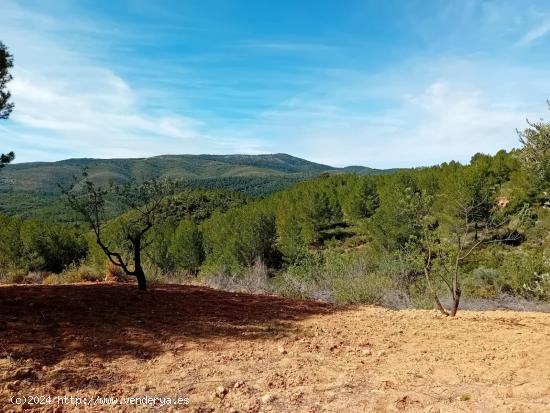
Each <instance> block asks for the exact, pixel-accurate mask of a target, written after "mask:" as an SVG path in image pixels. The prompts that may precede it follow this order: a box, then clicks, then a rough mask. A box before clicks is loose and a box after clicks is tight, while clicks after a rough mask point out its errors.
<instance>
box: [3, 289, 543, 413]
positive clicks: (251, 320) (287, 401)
mask: <svg viewBox="0 0 550 413" xmlns="http://www.w3.org/2000/svg"><path fill="white" fill-rule="evenodd" d="M549 343H550V315H548V314H538V313H517V312H504V311H496V312H462V313H460V314H459V316H458V317H457V318H456V319H450V318H444V317H441V316H439V315H438V314H437V313H435V312H432V311H412V310H405V311H391V310H387V309H382V308H376V307H354V308H335V307H331V306H328V305H325V304H321V303H317V302H308V301H294V300H286V299H282V298H278V297H271V296H255V295H247V294H234V293H227V292H222V291H216V290H212V289H208V288H200V287H190V286H158V287H154V288H153V289H152V290H151V291H150V292H147V293H139V292H138V291H136V290H135V287H134V286H131V285H117V284H94V285H91V284H90V285H73V286H7V287H0V406H4V407H3V410H2V411H11V410H13V411H19V410H21V409H22V408H25V409H27V411H41V412H42V411H52V412H54V411H55V412H58V411H59V412H62V411H102V412H103V411H129V412H130V411H131V412H134V411H151V410H153V409H152V407H151V403H152V401H151V399H149V400H148V399H145V397H146V396H148V397H150V398H154V397H156V398H157V400H156V401H155V403H156V404H155V409H154V411H174V412H176V411H186V412H268V411H269V412H363V411H365V412H369V411H373V412H378V411H380V412H386V411H411V412H413V411H414V412H416V411H422V412H424V411H426V412H428V411H445V412H454V411H456V412H458V411H484V412H491V411H495V412H497V411H498V412H503V411H504V412H506V411H510V412H522V411H525V412H533V411H535V412H536V411H540V412H543V411H549V408H548V406H549V405H550V351H549V348H550V347H549ZM31 395H32V396H50V397H52V398H53V397H55V396H66V397H71V396H72V397H73V401H72V402H71V400H70V399H65V401H64V402H62V403H60V400H59V399H42V400H38V399H37V400H30V402H29V400H27V403H26V404H25V405H24V406H22V405H15V404H12V403H11V401H17V400H14V399H12V397H22V396H31ZM77 397H78V398H80V404H79V405H78V406H77V405H76V404H75V403H76V398H77ZM105 397H107V398H108V397H112V398H113V399H112V400H105V399H103V398H105ZM131 397H135V398H138V399H135V400H134V401H133V404H129V403H132V401H131V400H130V399H129V398H131ZM178 397H180V398H181V400H180V401H179V402H180V403H181V404H179V405H174V403H175V402H176V399H177V398H178ZM115 398H117V399H116V400H115ZM10 399H11V400H10ZM83 399H85V400H86V404H87V403H90V405H85V406H84V405H83ZM185 399H186V400H187V402H188V404H185ZM48 400H49V401H48ZM37 401H41V402H42V404H39V405H37V404H33V402H37ZM114 402H116V403H117V405H116V406H115V405H107V404H105V403H114ZM145 403H149V404H145ZM161 403H165V404H164V406H161V405H160V404H161Z"/></svg>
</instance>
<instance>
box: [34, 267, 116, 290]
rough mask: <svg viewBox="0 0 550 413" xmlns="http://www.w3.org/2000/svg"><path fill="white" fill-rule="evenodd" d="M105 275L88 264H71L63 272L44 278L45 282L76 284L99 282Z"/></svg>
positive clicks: (51, 283) (50, 283) (49, 283)
mask: <svg viewBox="0 0 550 413" xmlns="http://www.w3.org/2000/svg"><path fill="white" fill-rule="evenodd" d="M104 278H105V277H104V275H103V274H101V273H99V272H98V271H97V270H95V269H94V268H92V267H89V266H87V265H78V264H71V265H70V266H69V267H67V268H66V269H65V271H63V272H62V273H61V274H50V275H48V276H47V277H45V278H44V281H43V283H44V284H47V285H53V284H76V283H81V282H98V281H103V280H104Z"/></svg>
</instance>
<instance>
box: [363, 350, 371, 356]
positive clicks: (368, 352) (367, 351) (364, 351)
mask: <svg viewBox="0 0 550 413" xmlns="http://www.w3.org/2000/svg"><path fill="white" fill-rule="evenodd" d="M361 354H362V355H363V356H370V355H371V354H372V351H371V349H370V348H366V349H363V350H362V351H361Z"/></svg>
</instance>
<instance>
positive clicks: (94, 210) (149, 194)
mask: <svg viewBox="0 0 550 413" xmlns="http://www.w3.org/2000/svg"><path fill="white" fill-rule="evenodd" d="M83 178H84V180H83V181H79V180H78V179H77V178H76V177H75V179H74V181H73V184H72V185H71V186H70V187H69V188H63V193H64V194H65V197H66V200H67V203H68V204H69V206H70V207H71V208H72V209H73V210H74V211H76V212H78V213H79V214H80V215H81V216H82V218H83V219H84V221H85V222H86V223H87V224H88V225H89V226H90V228H91V229H92V230H93V232H94V235H95V238H96V242H97V244H98V245H99V247H100V248H101V250H102V251H103V252H104V253H105V255H106V256H107V258H108V259H109V261H110V262H111V263H112V264H114V265H115V266H117V267H120V268H122V270H123V271H124V273H125V274H126V275H129V276H134V277H136V279H137V282H138V288H139V289H140V290H146V289H147V281H146V278H145V272H144V270H143V266H142V263H141V252H142V249H143V247H144V237H145V234H146V233H147V232H148V231H149V230H150V229H151V228H152V227H153V225H154V224H155V223H156V222H157V221H158V213H159V211H160V206H161V203H162V200H163V199H164V198H165V197H166V196H168V195H171V194H173V192H174V188H175V185H174V183H173V182H171V181H160V180H158V179H153V180H149V181H145V182H143V183H141V184H137V183H136V182H135V181H130V182H128V183H127V184H125V185H121V186H113V187H112V191H113V192H114V193H115V194H116V195H118V198H119V200H120V201H121V202H122V203H123V204H124V206H125V207H127V208H128V211H127V212H126V213H125V214H124V215H123V217H121V219H122V229H123V233H124V237H125V238H126V240H127V241H129V242H130V245H131V250H132V253H131V254H130V255H131V256H130V257H125V254H124V253H123V252H121V250H120V249H119V250H118V251H116V250H115V249H114V248H113V247H112V246H111V245H108V243H107V241H106V239H105V237H104V236H103V232H102V228H103V226H104V224H105V222H106V213H105V201H106V196H107V194H108V193H109V192H110V191H109V190H108V189H107V188H104V187H98V186H96V185H95V184H94V183H93V182H92V181H91V180H90V179H89V177H88V175H87V173H86V172H84V173H83ZM119 247H120V246H119ZM130 263H131V264H130Z"/></svg>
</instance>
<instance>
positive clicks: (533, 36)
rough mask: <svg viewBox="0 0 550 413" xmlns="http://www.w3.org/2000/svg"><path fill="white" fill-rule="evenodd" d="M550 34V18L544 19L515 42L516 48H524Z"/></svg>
mask: <svg viewBox="0 0 550 413" xmlns="http://www.w3.org/2000/svg"><path fill="white" fill-rule="evenodd" d="M548 33H550V18H546V19H545V20H543V21H542V22H541V23H540V24H539V25H537V26H535V27H534V28H533V29H531V30H529V31H528V32H527V33H525V34H524V35H523V36H522V37H521V39H519V41H518V42H517V45H518V46H525V45H527V44H530V43H532V42H534V41H535V40H538V39H540V38H541V37H543V36H546V35H547V34H548Z"/></svg>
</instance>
